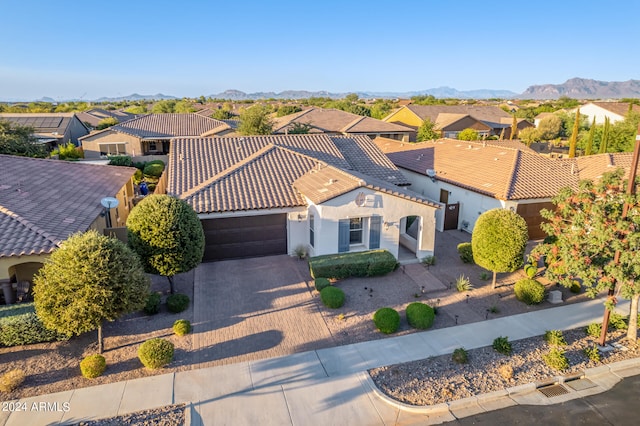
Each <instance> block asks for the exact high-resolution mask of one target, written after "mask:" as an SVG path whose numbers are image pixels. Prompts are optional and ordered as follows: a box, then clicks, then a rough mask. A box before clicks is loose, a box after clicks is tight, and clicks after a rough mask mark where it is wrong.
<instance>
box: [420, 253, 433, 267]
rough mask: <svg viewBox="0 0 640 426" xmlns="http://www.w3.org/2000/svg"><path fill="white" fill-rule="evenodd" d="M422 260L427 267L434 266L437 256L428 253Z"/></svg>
mask: <svg viewBox="0 0 640 426" xmlns="http://www.w3.org/2000/svg"><path fill="white" fill-rule="evenodd" d="M420 262H422V264H423V265H424V266H427V267H429V266H433V265H435V264H436V257H435V256H432V255H427V256H425V257H423V258H422V260H421V261H420Z"/></svg>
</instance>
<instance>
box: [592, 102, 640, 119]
mask: <svg viewBox="0 0 640 426" xmlns="http://www.w3.org/2000/svg"><path fill="white" fill-rule="evenodd" d="M591 103H592V104H593V105H595V106H598V107H600V108H602V109H605V110H607V111H610V112H612V113H614V114H617V115H619V116H621V117H624V116H625V115H627V113H628V112H629V104H628V103H627V102H591ZM632 110H633V111H635V112H637V113H640V105H635V104H634V105H633V106H632Z"/></svg>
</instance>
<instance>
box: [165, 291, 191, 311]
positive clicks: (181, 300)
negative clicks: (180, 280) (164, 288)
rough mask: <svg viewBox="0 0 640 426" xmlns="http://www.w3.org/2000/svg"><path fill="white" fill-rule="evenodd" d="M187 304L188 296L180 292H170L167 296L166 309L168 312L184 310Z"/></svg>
mask: <svg viewBox="0 0 640 426" xmlns="http://www.w3.org/2000/svg"><path fill="white" fill-rule="evenodd" d="M188 306H189V296H187V295H186V294H182V293H176V294H171V295H169V297H167V309H169V312H173V313H174V314H177V313H179V312H182V311H184V310H185V309H187V307H188Z"/></svg>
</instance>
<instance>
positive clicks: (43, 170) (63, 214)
mask: <svg viewBox="0 0 640 426" xmlns="http://www.w3.org/2000/svg"><path fill="white" fill-rule="evenodd" d="M135 171H136V169H134V168H129V167H115V166H100V165H93V164H83V163H81V162H67V161H57V160H43V159H35V158H25V157H15V156H10V155H0V235H2V238H0V257H6V256H20V255H29V254H39V253H49V252H51V251H52V250H53V249H54V248H55V247H57V245H58V244H59V243H60V242H61V241H63V240H65V239H66V238H67V237H68V236H69V235H70V234H72V233H74V232H79V231H86V230H87V229H88V228H89V226H90V225H91V223H92V222H93V221H94V220H95V219H96V218H97V217H98V215H99V214H100V212H101V211H102V206H101V205H100V200H101V199H102V198H103V197H107V196H114V195H116V193H117V192H118V191H119V190H120V189H121V188H122V187H123V186H124V185H125V184H126V183H127V182H128V181H129V180H130V179H131V177H132V176H133V174H134V173H135Z"/></svg>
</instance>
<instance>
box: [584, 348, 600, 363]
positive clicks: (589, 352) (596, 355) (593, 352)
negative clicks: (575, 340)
mask: <svg viewBox="0 0 640 426" xmlns="http://www.w3.org/2000/svg"><path fill="white" fill-rule="evenodd" d="M583 352H584V355H585V356H586V357H587V358H589V359H590V360H591V361H595V362H600V351H599V350H598V347H597V346H596V345H593V346H589V347H586V348H584V350H583Z"/></svg>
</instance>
